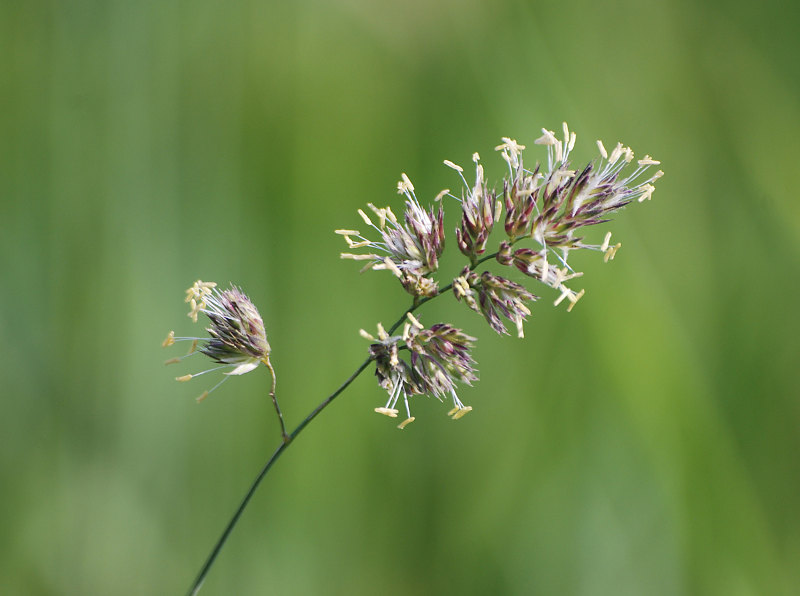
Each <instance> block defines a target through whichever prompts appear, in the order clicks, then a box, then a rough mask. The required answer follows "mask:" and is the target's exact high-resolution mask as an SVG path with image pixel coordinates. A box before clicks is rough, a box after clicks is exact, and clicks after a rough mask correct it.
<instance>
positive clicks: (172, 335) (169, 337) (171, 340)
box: [161, 331, 175, 348]
mask: <svg viewBox="0 0 800 596" xmlns="http://www.w3.org/2000/svg"><path fill="white" fill-rule="evenodd" d="M174 343H175V332H174V331H170V332H169V333H168V334H167V338H166V339H165V340H164V341H163V342H161V347H162V348H166V347H169V346H171V345H172V344H174Z"/></svg>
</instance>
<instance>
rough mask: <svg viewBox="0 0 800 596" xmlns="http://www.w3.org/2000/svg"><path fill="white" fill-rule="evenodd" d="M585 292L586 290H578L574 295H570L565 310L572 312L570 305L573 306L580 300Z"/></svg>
mask: <svg viewBox="0 0 800 596" xmlns="http://www.w3.org/2000/svg"><path fill="white" fill-rule="evenodd" d="M585 293H586V290H581V291H580V292H578V293H577V294H575V296H570V298H569V302H570V304H569V306H568V307H567V312H572V307H573V306H575V305H576V304H577V303H578V300H580V299H581V298H582V297H583V295H584V294H585Z"/></svg>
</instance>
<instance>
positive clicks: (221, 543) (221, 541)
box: [188, 358, 372, 596]
mask: <svg viewBox="0 0 800 596" xmlns="http://www.w3.org/2000/svg"><path fill="white" fill-rule="evenodd" d="M371 360H372V359H371V358H367V359H366V360H365V361H364V362H363V363H362V364H361V366H359V367H358V368H357V369H356V370H355V372H354V373H353V374H352V375H350V377H349V378H348V379H347V380H346V381H345V382H344V383H342V384H341V386H340V387H339V388H338V389H337V390H336V391H334V392H333V393H331V394H330V395H329V396H328V397H327V398H325V400H324V401H323V402H322V403H321V404H319V405H318V406H317V407H316V408H314V410H313V411H312V412H311V413H310V414H309V415H308V416H306V417H305V419H304V420H303V421H302V422H301V423H300V424H298V425H297V428H295V429H294V430H293V431H292V432H291V434H290V435H289V436H288V440H284V442H283V443H281V444H280V445H279V446H278V448H277V449H275V451H274V452H273V453H272V456H271V457H270V458H269V459H268V460H267V463H266V464H264V467H263V468H261V471H260V472H259V473H258V476H256V479H255V480H254V481H253V483H252V484H251V485H250V489H249V490H248V491H247V494H246V495H245V496H244V498H243V499H242V502H241V503H240V504H239V507H238V509H236V513H234V514H233V517H231V520H230V521H229V522H228V525H227V526H226V527H225V531H224V532H222V536H220V537H219V540H217V543H216V544H215V545H214V548H213V549H212V551H211V554H210V555H209V556H208V559H206V562H205V564H203V568H202V569H201V570H200V573H198V574H197V578H196V579H195V580H194V583H193V584H192V587H191V588H190V589H189V592H188V594H189V595H190V596H194V595H195V594H197V592H199V591H200V588H201V587H202V585H203V582H204V581H205V579H206V575H208V572H209V570H210V569H211V566H212V565H213V564H214V561H215V560H216V558H217V555H218V554H219V552H220V551H221V550H222V547H223V546H224V545H225V542H226V541H227V540H228V536H229V535H230V533H231V532H232V531H233V528H234V527H235V526H236V523H237V522H238V521H239V518H240V517H241V516H242V513H243V512H244V510H245V508H246V507H247V504H248V503H249V502H250V499H251V498H252V497H253V494H255V492H256V489H257V488H258V485H259V484H261V481H262V480H263V479H264V476H266V475H267V472H269V469H270V468H271V467H272V464H274V463H275V462H276V461H277V460H278V458H279V457H280V456H281V455H282V454H283V452H284V451H285V450H286V448H287V447H288V446H289V445H291V444H292V441H294V440H295V438H297V435H299V434H300V433H301V432H302V431H303V429H304V428H305V427H306V425H308V423H309V422H311V421H312V420H313V419H314V418H316V416H317V414H319V413H320V412H321V411H322V410H324V409H325V408H326V407H327V406H328V405H329V404H330V403H331V402H332V401H333V400H334V399H336V398H337V397H338V396H339V394H340V393H342V391H344V390H345V389H347V387H348V386H349V385H350V383H352V382H353V381H354V380H355V379H356V377H357V376H358V375H360V374H361V373H362V372H364V369H366V368H367V366H369V363H370V361H371Z"/></svg>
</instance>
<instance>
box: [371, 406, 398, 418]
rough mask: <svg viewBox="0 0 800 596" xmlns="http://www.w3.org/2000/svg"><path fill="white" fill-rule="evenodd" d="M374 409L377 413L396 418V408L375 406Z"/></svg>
mask: <svg viewBox="0 0 800 596" xmlns="http://www.w3.org/2000/svg"><path fill="white" fill-rule="evenodd" d="M375 411H376V412H377V413H378V414H383V415H384V416H388V417H389V418H397V410H395V409H393V408H375Z"/></svg>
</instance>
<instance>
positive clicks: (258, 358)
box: [162, 280, 270, 401]
mask: <svg viewBox="0 0 800 596" xmlns="http://www.w3.org/2000/svg"><path fill="white" fill-rule="evenodd" d="M186 302H189V304H190V312H189V316H190V317H191V318H192V320H193V321H196V320H197V316H198V314H200V313H202V314H204V315H206V316H207V317H208V320H209V326H208V327H207V328H206V332H207V333H208V337H175V334H174V332H172V331H170V333H169V335H168V336H167V339H165V340H164V342H163V344H162V345H163V346H164V347H168V346H171V345H173V344H174V343H175V342H178V341H189V342H191V348H190V349H189V352H188V353H187V354H186V355H185V356H183V357H180V358H172V359H170V360H168V361H167V364H173V363H176V362H180V361H181V360H183V358H187V357H189V356H192V355H194V354H197V353H201V354H205V355H206V356H208V357H209V358H211V360H213V361H214V362H216V363H217V364H219V365H220V366H216V367H213V368H210V369H208V370H204V371H201V372H199V373H196V374H188V375H183V376H180V377H177V380H178V381H181V382H185V381H188V380H190V379H192V378H194V377H197V376H200V375H203V374H206V373H209V372H212V371H216V370H221V369H231V370H229V371H228V372H226V373H225V375H226V376H225V377H224V378H223V379H222V381H220V382H219V383H217V385H215V386H214V387H213V388H212V389H210V390H209V391H206V392H204V393H203V394H202V395H201V396H200V398H198V401H199V400H201V399H204V398H205V397H206V396H207V395H208V394H209V393H211V391H213V390H214V389H216V388H217V387H219V386H220V385H221V384H222V383H223V382H225V381H226V380H227V379H228V378H230V376H236V375H243V374H245V373H247V372H250V371H251V370H254V369H255V368H257V367H258V365H259V364H260V363H261V362H265V363H266V362H268V359H269V353H270V345H269V342H268V341H267V334H266V332H265V330H264V322H263V320H262V318H261V315H260V314H259V312H258V309H256V307H255V306H254V305H253V303H252V302H251V301H250V299H249V298H248V297H247V296H246V295H245V294H244V292H242V290H241V289H240V288H238V287H236V286H234V285H231V286H230V287H229V288H228V289H226V290H220V289H219V288H217V284H215V283H213V282H203V281H199V280H198V281H197V282H195V284H194V285H193V286H192V287H191V288H189V289H188V290H187V291H186ZM198 346H199V349H198Z"/></svg>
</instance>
